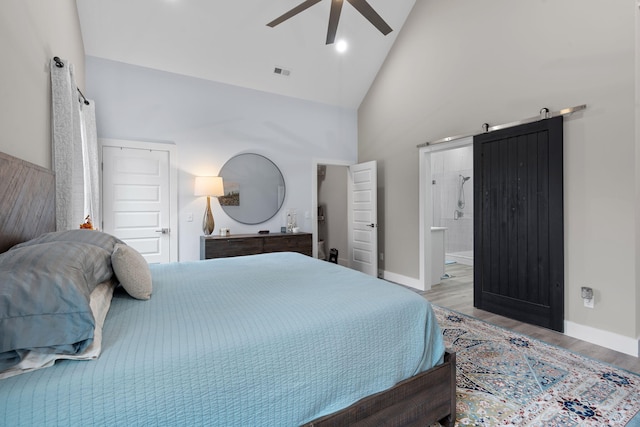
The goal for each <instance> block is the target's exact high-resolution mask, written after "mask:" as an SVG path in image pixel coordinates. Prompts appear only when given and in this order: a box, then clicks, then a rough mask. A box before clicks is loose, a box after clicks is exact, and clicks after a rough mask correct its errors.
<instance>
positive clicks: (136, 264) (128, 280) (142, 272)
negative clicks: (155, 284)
mask: <svg viewBox="0 0 640 427" xmlns="http://www.w3.org/2000/svg"><path fill="white" fill-rule="evenodd" d="M111 265H113V272H114V273H115V275H116V278H117V279H118V281H119V282H120V284H121V285H122V287H123V288H124V290H125V291H127V293H128V294H129V295H131V296H132V297H134V298H136V299H143V300H146V299H149V298H151V291H152V284H151V271H150V270H149V264H147V260H145V259H144V257H143V256H142V255H140V253H139V252H138V251H136V250H135V249H133V248H132V247H131V246H127V245H126V244H124V243H117V244H116V245H115V247H114V249H113V253H112V254H111Z"/></svg>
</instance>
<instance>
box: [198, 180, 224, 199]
mask: <svg viewBox="0 0 640 427" xmlns="http://www.w3.org/2000/svg"><path fill="white" fill-rule="evenodd" d="M193 195H194V196H212V197H218V196H224V186H223V184H222V177H221V176H196V181H195V185H194V190H193Z"/></svg>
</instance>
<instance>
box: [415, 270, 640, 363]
mask: <svg viewBox="0 0 640 427" xmlns="http://www.w3.org/2000/svg"><path fill="white" fill-rule="evenodd" d="M446 273H447V274H449V275H450V276H451V277H450V278H449V279H445V280H443V281H442V283H440V284H438V285H435V286H434V287H433V288H431V290H429V291H426V292H422V294H423V295H424V296H425V297H426V298H427V299H428V300H429V301H431V302H432V303H433V304H436V305H439V306H440V307H445V308H449V309H451V310H455V311H457V312H460V313H463V314H467V315H469V316H473V317H475V318H478V319H482V320H484V321H486V322H489V323H492V324H494V325H498V326H502V327H504V328H508V329H511V330H514V331H517V332H520V333H522V334H525V335H528V336H530V337H533V338H537V339H539V340H542V341H545V342H548V343H551V344H554V345H557V346H558V347H563V348H566V349H568V350H570V351H573V352H575V353H579V354H582V355H585V356H587V357H591V358H594V359H598V360H602V361H603V362H606V363H610V364H612V365H615V366H618V367H620V368H623V369H626V370H628V371H631V372H635V373H636V374H640V358H637V357H633V356H629V355H626V354H624V353H619V352H617V351H613V350H609V349H608V348H604V347H600V346H597V345H594V344H591V343H588V342H585V341H581V340H578V339H575V338H571V337H569V336H567V335H564V334H561V333H559V332H556V331H552V330H549V329H545V328H541V327H538V326H534V325H529V324H526V323H522V322H518V321H517V320H512V319H508V318H506V317H502V316H498V315H497V314H493V313H489V312H487V311H483V310H478V309H476V308H474V307H473V267H468V266H465V265H462V264H450V265H447V266H446Z"/></svg>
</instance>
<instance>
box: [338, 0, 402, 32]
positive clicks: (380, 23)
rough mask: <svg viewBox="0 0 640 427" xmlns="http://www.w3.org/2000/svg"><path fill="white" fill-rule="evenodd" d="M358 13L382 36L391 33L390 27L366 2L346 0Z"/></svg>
mask: <svg viewBox="0 0 640 427" xmlns="http://www.w3.org/2000/svg"><path fill="white" fill-rule="evenodd" d="M347 1H348V2H349V3H351V5H352V6H353V7H355V8H356V10H357V11H358V12H360V14H361V15H362V16H364V17H365V18H367V19H368V20H369V22H371V23H372V24H373V26H374V27H376V28H377V29H378V30H379V31H380V32H381V33H382V34H384V35H385V36H386V35H387V34H389V33H390V32H391V31H393V30H392V29H391V27H390V26H389V25H388V24H387V23H386V22H385V21H384V19H382V17H381V16H380V15H378V13H377V12H376V11H375V10H373V8H372V7H371V5H370V4H369V3H368V2H367V0H347Z"/></svg>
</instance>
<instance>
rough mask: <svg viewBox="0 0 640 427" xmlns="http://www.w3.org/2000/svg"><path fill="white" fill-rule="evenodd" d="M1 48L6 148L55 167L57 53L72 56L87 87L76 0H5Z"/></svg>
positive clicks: (0, 139)
mask: <svg viewBox="0 0 640 427" xmlns="http://www.w3.org/2000/svg"><path fill="white" fill-rule="evenodd" d="M0 52H1V53H2V82H1V83H0V112H1V114H0V129H1V130H2V136H0V151H3V152H5V153H7V154H10V155H12V156H15V157H19V158H21V159H24V160H27V161H30V162H32V163H35V164H37V165H40V166H42V167H45V168H49V169H50V168H51V75H50V72H49V62H50V61H51V58H53V57H54V56H59V57H60V58H63V59H66V60H69V61H70V62H71V63H72V64H73V65H74V67H75V74H76V80H77V82H76V83H77V85H78V86H79V87H80V88H81V89H82V88H84V75H85V71H84V45H83V43H82V35H81V33H80V22H79V21H78V12H77V10H76V2H75V1H74V0H56V1H42V0H2V2H0Z"/></svg>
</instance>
